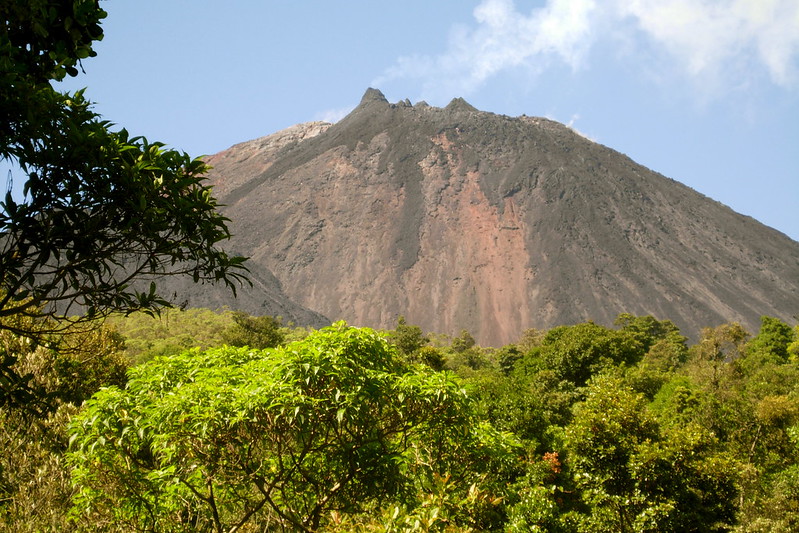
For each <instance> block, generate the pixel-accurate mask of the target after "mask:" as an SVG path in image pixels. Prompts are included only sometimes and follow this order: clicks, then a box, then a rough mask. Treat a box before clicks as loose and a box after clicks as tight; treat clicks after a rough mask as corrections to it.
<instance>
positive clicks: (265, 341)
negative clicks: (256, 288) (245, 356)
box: [222, 311, 286, 350]
mask: <svg viewBox="0 0 799 533" xmlns="http://www.w3.org/2000/svg"><path fill="white" fill-rule="evenodd" d="M231 318H232V319H233V322H234V324H233V325H232V326H231V327H230V328H228V329H227V330H225V331H224V332H223V333H222V340H223V341H224V342H225V343H226V344H229V345H230V346H249V347H250V348H255V349H258V350H262V349H264V348H275V347H277V346H280V345H281V344H283V342H284V341H285V339H286V336H285V334H284V333H283V331H282V319H281V318H280V317H277V318H275V317H272V316H268V315H266V316H250V315H248V314H247V313H243V312H241V311H234V312H232V313H231Z"/></svg>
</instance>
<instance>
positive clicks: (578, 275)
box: [186, 89, 799, 346]
mask: <svg viewBox="0 0 799 533" xmlns="http://www.w3.org/2000/svg"><path fill="white" fill-rule="evenodd" d="M208 163H209V164H211V165H212V166H213V167H214V168H213V170H212V171H211V173H210V174H209V179H210V181H211V183H212V184H213V185H214V194H215V195H216V197H217V198H218V199H219V201H220V203H222V204H224V205H225V207H223V208H222V209H223V212H224V214H225V215H226V216H227V217H229V218H230V220H231V222H230V228H231V231H232V232H233V234H234V237H233V239H232V241H231V244H230V248H231V249H232V250H235V251H236V252H238V253H241V254H244V255H247V256H249V257H250V265H251V268H254V269H255V270H257V272H259V279H267V278H268V279H270V280H271V282H270V283H268V284H265V283H259V284H256V285H255V286H254V287H253V288H252V289H250V288H243V289H242V291H243V292H246V293H247V294H246V296H245V297H244V298H243V299H242V300H241V302H238V303H237V302H236V301H233V300H230V301H226V302H222V300H221V299H219V298H217V299H216V300H213V299H209V297H208V296H207V295H206V296H205V297H204V298H205V300H203V303H204V304H206V305H208V302H210V301H211V300H213V301H214V302H216V303H226V304H227V305H229V306H231V307H234V308H243V310H245V311H250V312H257V313H258V314H281V313H282V314H284V318H285V319H287V320H292V321H297V322H298V323H302V322H303V321H305V322H311V325H319V324H318V323H319V322H323V321H325V320H327V321H329V320H338V319H345V320H347V321H348V322H349V323H350V324H353V325H363V326H371V327H376V328H393V327H394V326H395V325H396V323H397V318H398V317H399V316H400V315H403V316H404V317H405V319H406V320H407V322H408V323H412V324H418V325H419V326H421V327H422V328H423V329H424V330H426V331H431V332H438V333H446V334H457V333H459V332H460V331H461V330H462V329H466V330H468V331H469V332H470V333H471V334H472V335H473V336H474V337H475V339H477V341H478V342H479V343H480V344H482V345H485V346H499V345H503V344H506V343H509V342H513V341H514V340H516V339H518V338H519V336H520V334H521V333H522V331H523V330H525V329H526V328H531V327H534V328H539V329H547V328H550V327H553V326H556V325H562V324H573V323H578V322H583V321H587V320H593V321H595V322H597V323H600V324H605V325H610V324H612V322H613V320H614V318H615V317H616V316H617V315H618V314H619V313H622V312H627V313H632V314H635V315H653V316H655V317H657V318H659V319H669V320H672V321H673V322H674V323H675V324H676V325H678V326H679V327H680V329H681V330H682V331H683V333H684V334H686V335H688V336H691V337H694V338H695V337H696V334H697V332H698V330H699V328H701V327H704V326H715V325H718V324H720V323H724V322H731V321H737V322H740V323H742V324H743V325H744V326H746V327H747V328H749V329H750V331H756V330H757V328H758V325H759V318H760V316H761V315H769V316H774V317H778V318H780V319H782V320H786V321H792V317H793V316H794V315H796V314H798V313H799V243H797V242H795V241H793V240H791V239H790V238H788V237H787V236H786V235H784V234H782V233H780V232H778V231H776V230H774V229H772V228H769V227H767V226H765V225H763V224H761V223H759V222H757V221H756V220H754V219H752V218H750V217H747V216H743V215H740V214H738V213H736V212H734V211H733V210H731V209H730V208H728V207H726V206H724V205H722V204H720V203H718V202H716V201H714V200H712V199H710V198H708V197H706V196H703V195H701V194H699V193H697V192H696V191H694V190H692V189H690V188H689V187H687V186H685V185H682V184H680V183H679V182H677V181H674V180H672V179H669V178H666V177H664V176H662V175H660V174H658V173H656V172H654V171H652V170H649V169H647V168H645V167H643V166H641V165H639V164H637V163H635V162H634V161H632V160H631V159H630V158H628V157H626V156H625V155H623V154H621V153H619V152H617V151H614V150H612V149H610V148H608V147H605V146H603V145H601V144H598V143H596V142H593V141H591V140H589V139H586V138H585V137H582V136H581V135H579V134H578V133H576V132H575V131H573V130H571V129H570V128H568V127H566V126H564V125H562V124H559V123H557V122H553V121H551V120H547V119H544V118H535V117H528V116H521V117H508V116H503V115H497V114H493V113H489V112H484V111H479V110H477V109H475V108H474V107H472V106H471V105H469V104H468V103H467V102H466V101H464V100H463V99H455V100H453V101H452V102H451V103H450V104H449V105H447V106H446V107H444V108H438V107H432V106H429V105H427V104H426V103H424V102H419V103H416V104H415V105H414V104H411V103H410V102H409V101H408V100H405V101H401V102H397V103H389V102H388V101H387V100H386V98H385V97H384V96H383V94H382V93H380V92H379V91H377V90H375V89H369V90H368V91H366V94H364V96H363V98H362V100H361V102H360V104H359V105H358V106H357V107H356V108H355V109H354V110H353V111H352V112H351V113H350V114H349V115H348V116H346V117H345V118H344V119H342V120H341V121H339V122H338V123H336V124H328V123H322V122H312V123H307V124H300V125H297V126H293V127H291V128H288V129H286V130H283V131H280V132H277V133H274V134H272V135H269V136H267V137H263V138H260V139H256V140H253V141H248V142H244V143H241V144H238V145H235V146H233V147H231V148H229V149H228V150H225V151H223V152H221V153H218V154H216V155H213V156H210V157H209V158H208ZM186 290H190V289H186ZM194 290H195V291H197V290H198V289H194ZM201 291H202V292H203V293H206V292H207V291H208V289H207V288H206V287H203V288H202V289H201ZM197 298H198V295H192V294H191V293H189V299H190V302H191V303H192V304H194V303H195V302H196V301H197ZM220 298H222V297H220ZM278 299H280V300H281V301H284V300H285V299H289V300H290V301H291V305H288V304H285V303H284V304H281V305H282V307H281V306H279V305H277V304H276V302H277V301H278ZM270 302H271V303H270ZM272 307H275V309H276V311H274V312H272V311H271V309H272ZM292 309H294V310H300V311H298V312H297V313H298V314H297V315H296V316H294V315H292V312H293V311H292ZM286 314H288V316H285V315H286Z"/></svg>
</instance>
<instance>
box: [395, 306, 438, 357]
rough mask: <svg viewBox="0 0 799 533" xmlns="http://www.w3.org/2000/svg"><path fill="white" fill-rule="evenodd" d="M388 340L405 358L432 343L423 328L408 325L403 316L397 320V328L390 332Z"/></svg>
mask: <svg viewBox="0 0 799 533" xmlns="http://www.w3.org/2000/svg"><path fill="white" fill-rule="evenodd" d="M388 339H389V341H390V342H391V343H392V344H394V346H396V347H397V348H398V349H399V351H400V353H402V354H403V355H405V356H411V355H413V353H414V352H416V351H417V350H419V349H420V348H422V347H423V346H427V344H428V343H429V342H430V339H429V338H427V337H426V336H425V334H424V332H423V331H422V328H420V327H419V326H415V325H412V324H408V323H407V322H406V321H405V317H404V316H402V315H400V316H399V318H398V319H397V327H396V328H395V329H394V331H389V332H388Z"/></svg>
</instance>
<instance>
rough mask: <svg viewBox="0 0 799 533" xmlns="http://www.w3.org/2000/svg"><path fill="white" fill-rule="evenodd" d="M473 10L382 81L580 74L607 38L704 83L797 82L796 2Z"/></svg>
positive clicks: (459, 85) (550, 3) (462, 85)
mask: <svg viewBox="0 0 799 533" xmlns="http://www.w3.org/2000/svg"><path fill="white" fill-rule="evenodd" d="M473 16H474V24H472V25H470V26H457V27H455V28H453V29H452V31H451V33H450V39H449V43H448V48H447V50H446V51H444V52H443V53H441V54H439V55H435V56H427V55H424V56H408V57H402V58H400V59H399V60H398V61H397V62H396V63H395V64H394V65H393V66H392V67H390V68H389V69H387V70H386V71H385V73H384V74H383V76H381V77H380V78H378V79H377V80H375V82H374V84H375V85H376V86H380V85H382V84H383V83H385V82H388V81H392V80H402V79H417V80H421V82H422V84H423V94H424V96H428V95H434V96H438V95H441V94H443V95H449V96H452V95H468V94H469V93H470V92H473V91H474V90H476V89H477V88H479V87H480V86H481V85H483V84H484V83H486V82H487V81H488V80H489V79H490V78H492V77H493V76H495V75H497V74H499V73H501V72H502V71H506V70H511V69H525V70H527V71H529V72H531V73H533V74H540V73H542V72H543V71H545V70H546V68H548V67H549V66H551V65H552V64H553V63H554V62H559V63H562V64H565V65H567V66H569V67H570V68H572V69H573V70H575V71H577V70H580V69H581V68H583V67H584V66H586V65H587V63H588V60H589V53H590V51H591V48H592V46H593V45H594V44H595V43H596V42H598V41H599V40H602V39H608V42H610V43H611V44H613V45H615V46H619V45H622V46H623V43H627V45H628V52H629V50H632V51H633V53H636V52H635V51H636V50H638V51H639V52H641V53H643V51H646V52H647V53H649V54H652V53H654V55H655V56H660V57H662V59H663V60H664V61H667V62H668V63H670V67H671V68H674V69H677V70H680V71H683V72H684V73H685V74H686V75H688V76H689V77H691V78H695V79H697V80H700V81H706V80H708V79H715V80H718V81H719V82H722V83H724V82H727V83H733V84H738V83H743V82H745V81H746V80H745V79H743V78H746V77H748V76H752V75H756V73H755V74H752V71H753V70H755V71H757V70H758V69H759V70H760V72H761V73H765V74H767V76H768V78H769V79H770V80H771V82H773V83H775V84H777V85H780V86H783V87H786V88H794V87H796V85H797V81H798V80H797V70H798V69H797V58H799V1H797V0H602V1H599V2H597V1H595V0H547V1H546V4H545V5H544V6H543V7H539V8H533V9H532V10H530V12H529V13H524V12H521V11H520V10H519V9H518V8H517V6H516V5H515V3H514V2H513V0H483V1H482V2H480V4H479V5H478V6H477V7H476V8H475V9H474V12H473ZM611 36H613V39H612V40H611V39H610V38H611ZM631 42H632V43H633V44H634V46H632V47H629V43H631Z"/></svg>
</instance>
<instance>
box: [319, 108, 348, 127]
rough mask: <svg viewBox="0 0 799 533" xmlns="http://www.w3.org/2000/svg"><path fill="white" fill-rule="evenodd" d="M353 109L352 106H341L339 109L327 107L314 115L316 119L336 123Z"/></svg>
mask: <svg viewBox="0 0 799 533" xmlns="http://www.w3.org/2000/svg"><path fill="white" fill-rule="evenodd" d="M350 111H352V108H351V107H341V108H338V109H326V110H325V111H320V112H319V113H317V114H316V115H314V118H313V119H314V120H321V121H322V122H330V123H331V124H335V123H336V122H338V121H339V120H341V119H342V118H344V117H346V116H347V115H348V114H349V112H350Z"/></svg>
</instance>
